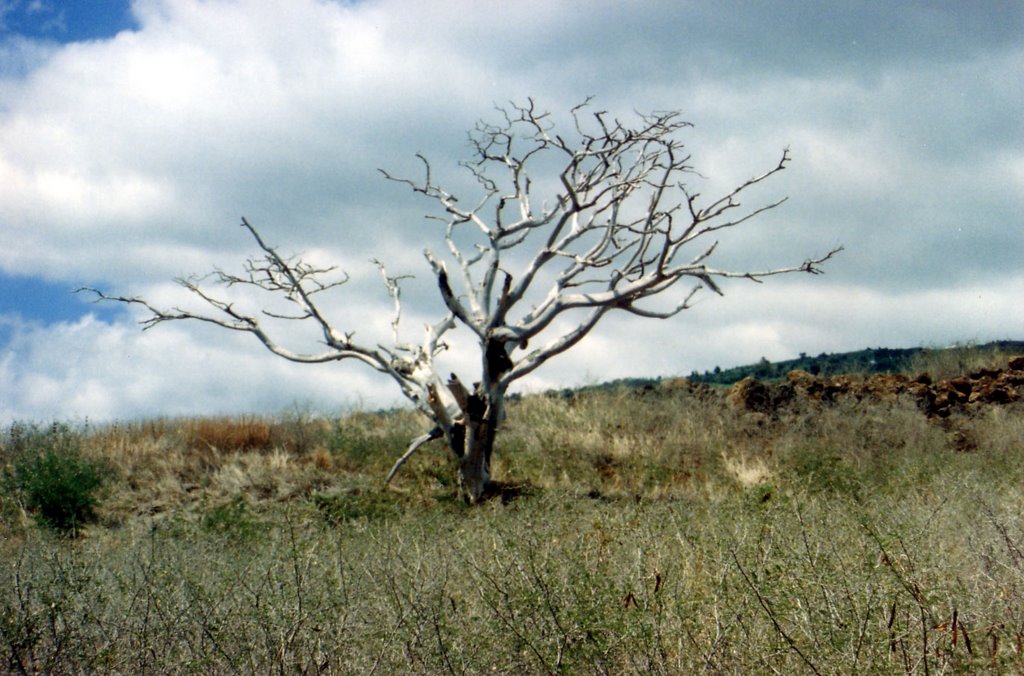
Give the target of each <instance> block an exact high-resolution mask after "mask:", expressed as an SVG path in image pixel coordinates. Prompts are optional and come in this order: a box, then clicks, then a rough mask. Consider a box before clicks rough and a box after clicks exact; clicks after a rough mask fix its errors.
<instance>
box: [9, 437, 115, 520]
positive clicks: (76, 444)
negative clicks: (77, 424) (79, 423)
mask: <svg viewBox="0 0 1024 676" xmlns="http://www.w3.org/2000/svg"><path fill="white" fill-rule="evenodd" d="M80 444H81V442H80V437H79V435H78V433H77V432H75V431H74V430H72V429H71V427H70V426H69V425H66V424H58V423H54V424H53V425H50V426H49V427H47V428H43V429H40V428H38V427H36V426H34V425H25V424H21V423H15V424H14V425H12V426H11V428H10V429H9V430H8V432H7V434H6V439H4V442H3V457H4V459H5V461H6V463H7V466H6V467H5V468H4V477H3V483H4V485H5V488H6V489H7V492H8V493H9V494H12V495H14V496H15V497H16V498H17V499H18V500H20V502H21V504H22V505H23V506H24V508H25V509H26V510H28V511H29V512H32V513H33V514H34V515H35V517H36V519H37V520H38V521H39V522H40V523H42V524H43V525H44V526H47V527H50V528H53V529H54V530H57V531H60V532H63V533H71V534H73V533H74V532H75V531H76V530H77V529H78V527H79V526H81V525H82V524H84V523H88V522H90V521H93V520H94V519H95V518H96V507H97V506H98V505H99V491H100V488H102V486H103V484H104V481H105V478H106V476H107V474H108V473H109V469H108V467H107V465H106V464H105V463H103V462H97V461H94V460H90V459H89V458H86V457H85V456H83V454H82V451H81V445H80Z"/></svg>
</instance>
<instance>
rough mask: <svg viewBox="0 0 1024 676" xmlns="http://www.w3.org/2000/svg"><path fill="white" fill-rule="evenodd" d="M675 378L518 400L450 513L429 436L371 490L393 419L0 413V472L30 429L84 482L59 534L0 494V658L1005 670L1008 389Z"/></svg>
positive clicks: (301, 667)
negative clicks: (926, 408) (75, 460)
mask: <svg viewBox="0 0 1024 676" xmlns="http://www.w3.org/2000/svg"><path fill="white" fill-rule="evenodd" d="M1005 357H1006V355H973V354H961V355H960V356H959V357H956V358H955V359H954V360H953V361H951V357H950V356H949V355H948V354H946V355H941V356H936V360H935V361H934V362H930V363H929V362H927V361H921V362H919V363H918V364H917V365H916V366H917V367H918V368H920V369H922V370H926V369H928V368H931V369H932V370H934V371H938V370H941V369H945V371H947V373H943V376H948V375H950V374H955V372H956V370H957V369H958V368H975V367H977V366H978V365H979V364H982V365H983V364H985V363H987V362H986V360H988V362H991V361H993V360H995V361H999V362H1000V365H1005ZM943 360H944V361H943ZM675 385H676V386H673V384H671V383H668V384H665V385H664V386H663V387H660V388H656V389H650V390H646V391H642V392H633V391H626V390H623V391H615V392H596V393H588V394H586V395H581V396H577V397H574V398H568V399H567V398H563V397H546V396H532V397H526V398H524V399H522V400H521V401H518V402H515V403H514V404H512V405H511V406H510V410H509V418H508V422H507V424H506V427H505V429H503V430H502V433H501V434H500V435H499V441H498V450H497V452H496V453H497V455H496V459H495V460H496V464H495V468H494V475H495V477H496V478H498V479H500V480H501V481H502V484H501V485H500V490H499V494H498V495H497V496H496V497H494V498H493V499H491V500H489V501H487V502H485V503H484V504H483V505H480V506H477V507H472V508H470V507H467V506H466V505H465V504H463V502H462V501H461V500H460V499H458V497H457V495H458V492H457V490H456V486H454V484H453V480H454V477H455V471H454V468H453V460H452V458H450V457H449V456H447V455H446V454H445V453H444V452H443V450H442V449H441V447H440V445H438V446H436V447H434V446H427V447H426V448H425V449H423V451H422V452H421V453H420V454H418V455H417V456H415V457H414V458H413V459H412V460H410V461H409V462H408V463H407V464H406V465H405V466H404V467H403V469H402V471H401V473H400V474H399V475H398V477H397V478H396V479H395V481H394V482H393V484H392V485H391V486H384V485H383V477H384V476H385V475H386V474H387V471H388V469H390V467H391V464H392V463H393V462H394V460H395V459H396V458H397V457H398V456H399V455H400V454H401V452H402V451H403V449H404V447H405V445H406V444H407V442H408V441H409V439H410V438H412V437H413V436H416V435H417V434H420V433H422V431H423V427H422V426H423V424H424V423H423V422H422V421H420V420H419V419H417V418H416V417H415V415H413V414H412V413H409V412H401V411H400V412H392V413H365V412H355V413H351V414H347V415H344V416H341V417H339V418H337V419H329V420H328V419H322V418H317V417H314V416H310V415H307V414H304V413H302V412H301V411H297V412H292V413H291V414H288V415H284V416H281V417H279V418H277V419H263V418H256V417H252V418H233V419H201V420H200V419H197V420H153V421H144V422H132V423H125V424H121V425H108V426H96V427H84V426H62V425H57V426H54V427H52V428H31V427H26V426H22V427H18V426H12V427H11V428H10V429H8V430H7V431H6V432H5V433H4V436H3V450H4V458H3V461H4V463H5V468H6V469H5V481H6V482H7V484H8V485H9V486H14V485H18V486H24V485H25V481H27V479H25V477H29V478H31V477H32V476H35V475H33V474H31V472H41V471H42V470H39V469H38V467H39V466H37V465H32V464H27V465H26V464H24V463H25V462H27V461H25V460H24V458H21V459H19V456H18V452H21V453H22V454H23V455H24V453H25V449H26V448H31V449H35V450H34V451H33V452H39V450H38V449H39V448H40V446H39V444H36V445H35V446H33V445H31V444H29V445H27V446H26V445H25V444H24V443H22V444H21V445H20V446H19V443H21V442H19V440H20V439H24V438H27V437H26V435H29V436H31V435H32V434H34V435H35V436H34V437H32V438H34V439H37V440H42V441H41V442H40V443H43V442H45V443H44V445H45V444H50V445H57V446H60V447H61V448H65V449H70V451H69V452H73V453H76V454H77V456H76V457H79V458H80V459H81V460H82V462H83V463H85V464H86V465H89V466H93V467H98V468H101V478H102V479H104V481H103V484H102V487H101V488H100V489H99V492H98V493H97V494H96V495H97V496H98V498H99V499H98V501H97V503H96V504H95V506H94V508H93V509H92V510H91V511H92V520H91V521H88V522H87V523H84V524H80V523H77V522H76V523H74V525H73V534H74V537H71V536H69V535H68V534H62V533H61V532H60V529H56V528H53V527H44V526H41V525H39V523H40V521H41V519H40V513H41V510H42V508H38V507H36V508H34V507H33V506H32V504H30V503H29V502H27V498H26V497H25V496H26V495H28V493H26V492H25V491H24V490H23V491H22V492H20V493H19V492H18V491H16V490H13V489H12V490H5V492H4V494H3V498H2V501H3V502H2V513H3V521H2V524H0V565H2V568H0V585H2V587H0V613H2V618H0V622H2V626H0V631H2V645H0V656H2V659H3V662H2V664H0V670H4V671H10V672H42V671H47V672H51V671H56V672H71V671H74V672H105V671H110V672H121V673H125V672H131V673H146V672H161V673H163V672H203V673H208V672H211V671H213V672H234V671H242V672H249V671H252V672H267V671H271V670H274V671H281V672H318V673H324V672H326V673H396V672H430V673H433V672H445V673H463V672H468V673H482V672H488V673H510V674H511V673H557V672H570V673H592V672H597V673H651V672H653V673H695V672H712V673H773V672H774V673H787V674H788V673H899V672H908V673H909V672H912V673H950V672H953V673H974V672H978V671H992V672H998V673H1019V672H1021V671H1022V670H1024V522H1022V508H1024V407H1022V405H1021V402H1017V403H1012V404H1007V405H1001V406H995V405H993V406H986V407H983V408H981V409H979V410H977V411H974V412H972V413H970V414H966V413H956V414H954V415H953V416H951V417H950V418H947V419H945V420H941V421H934V420H929V419H927V418H926V417H925V416H924V415H923V414H922V412H921V411H920V410H919V409H918V407H917V406H916V405H915V404H914V402H912V401H911V400H909V399H902V398H896V399H894V400H892V401H874V400H861V401H856V400H852V399H851V400H843V401H838V402H833V403H829V404H823V403H820V402H813V401H799V402H795V403H793V404H792V405H790V406H789V407H787V408H786V409H784V410H781V411H779V412H777V413H776V414H774V415H765V414H752V413H748V412H744V411H740V410H737V409H735V408H733V407H730V406H729V405H728V404H727V403H726V402H725V399H724V396H723V395H722V393H720V392H714V391H711V392H706V391H700V390H696V391H695V390H692V389H689V388H686V387H681V386H678V383H677V384H675ZM965 439H966V440H968V441H969V443H965V441H964V440H965ZM18 449H21V450H20V451H19V450H18ZM964 449H966V450H964ZM19 462H20V463H23V464H22V465H19V464H18V463H19ZM90 463H91V464H90ZM18 467H29V468H30V469H31V468H37V469H31V472H30V471H29V470H19V469H18ZM19 471H20V472H21V474H19V473H18V472H19ZM74 476H76V477H77V476H79V475H74ZM19 477H21V478H20V479H19ZM18 481H22V483H21V484H18Z"/></svg>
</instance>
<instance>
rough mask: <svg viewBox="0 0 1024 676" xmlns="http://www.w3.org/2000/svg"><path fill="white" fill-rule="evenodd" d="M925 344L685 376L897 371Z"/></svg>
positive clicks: (1018, 347) (721, 378)
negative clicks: (796, 371)
mask: <svg viewBox="0 0 1024 676" xmlns="http://www.w3.org/2000/svg"><path fill="white" fill-rule="evenodd" d="M926 349H928V348H923V347H911V348H888V347H876V348H870V347H869V348H866V349H863V350H857V351H854V352H838V353H835V354H827V353H825V352H822V353H821V354H819V355H818V356H816V357H812V356H810V355H808V354H806V353H801V354H800V356H799V357H798V358H797V359H789V360H787V361H778V362H770V361H768V360H767V359H765V358H764V357H762V358H761V360H760V361H759V362H757V363H756V364H747V365H746V366H736V367H733V368H728V369H721V368H719V367H717V366H716V367H715V368H714V369H713V370H711V371H705V372H704V373H698V372H697V371H694V372H692V373H691V374H690V375H689V376H688V378H689V380H691V381H692V382H698V383H707V384H709V385H731V384H733V383H736V382H739V381H740V380H743V379H744V378H746V377H747V376H752V377H754V378H756V379H758V380H769V381H770V380H781V379H782V378H785V377H786V374H788V373H789V372H790V371H795V370H798V371H807V372H808V373H810V374H813V375H840V374H844V373H863V374H872V373H898V372H900V371H905V370H907V369H908V368H909V367H910V364H911V360H912V359H913V357H914V356H916V355H917V354H919V353H921V352H923V351H924V350H926ZM977 349H979V350H995V349H1000V350H1005V351H1010V350H1013V351H1024V341H1015V340H999V341H993V342H990V343H985V344H984V345H978V346H977Z"/></svg>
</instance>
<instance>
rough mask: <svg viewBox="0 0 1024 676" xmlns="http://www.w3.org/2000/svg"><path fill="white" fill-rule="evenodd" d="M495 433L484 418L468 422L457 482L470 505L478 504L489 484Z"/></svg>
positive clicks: (493, 428)
mask: <svg viewBox="0 0 1024 676" xmlns="http://www.w3.org/2000/svg"><path fill="white" fill-rule="evenodd" d="M496 431H497V430H496V429H495V427H494V426H493V425H491V424H489V422H488V420H487V417H486V416H484V417H483V419H480V420H470V421H469V424H468V429H467V430H466V446H465V452H464V453H463V454H462V458H460V459H459V482H460V483H461V484H462V490H463V491H464V493H465V495H466V498H467V499H468V500H469V502H470V503H471V504H476V503H478V502H480V500H481V499H482V498H483V497H484V495H485V494H486V493H487V489H488V487H489V486H490V484H491V452H492V451H493V450H494V436H495V432H496Z"/></svg>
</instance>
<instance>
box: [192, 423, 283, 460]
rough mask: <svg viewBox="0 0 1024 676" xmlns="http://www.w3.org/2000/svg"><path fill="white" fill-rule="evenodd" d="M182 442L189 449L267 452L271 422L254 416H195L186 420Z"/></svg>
mask: <svg viewBox="0 0 1024 676" xmlns="http://www.w3.org/2000/svg"><path fill="white" fill-rule="evenodd" d="M184 433H185V443H187V444H188V445H189V446H190V447H192V448H203V447H207V448H209V449H214V450H217V451H221V452H231V451H254V450H261V451H266V450H269V449H270V448H271V444H272V442H273V433H272V428H271V425H270V423H268V422H267V421H266V420H261V419H259V418H256V417H249V416H243V417H240V418H198V419H193V420H188V421H185V423H184Z"/></svg>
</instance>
